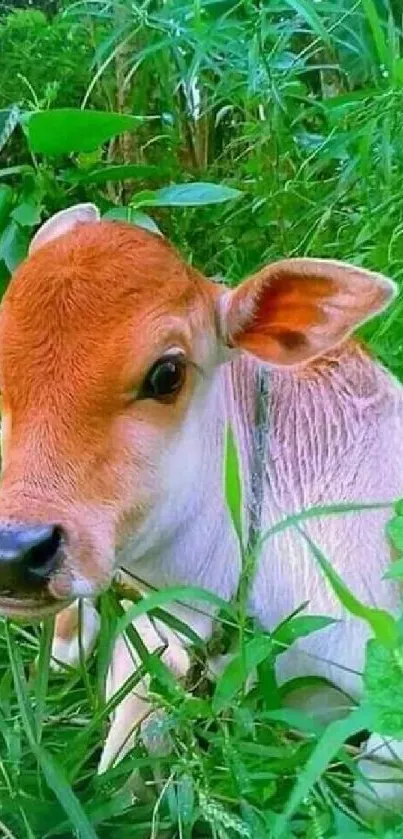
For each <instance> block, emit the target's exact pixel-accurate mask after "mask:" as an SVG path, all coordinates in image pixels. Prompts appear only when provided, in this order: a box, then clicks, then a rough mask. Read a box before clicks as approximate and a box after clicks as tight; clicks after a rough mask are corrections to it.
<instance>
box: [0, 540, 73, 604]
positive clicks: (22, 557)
mask: <svg viewBox="0 0 403 839" xmlns="http://www.w3.org/2000/svg"><path fill="white" fill-rule="evenodd" d="M62 536H63V533H62V530H61V528H60V527H59V526H58V525H53V524H52V525H25V526H24V525H13V526H6V527H4V529H1V528H0V594H3V596H6V592H9V591H11V592H15V593H16V594H19V593H22V592H24V591H31V590H36V589H43V587H44V584H45V583H46V581H47V580H48V579H49V578H50V577H51V575H52V573H53V572H54V571H56V570H57V567H58V565H59V561H60V550H59V548H60V545H61V541H62Z"/></svg>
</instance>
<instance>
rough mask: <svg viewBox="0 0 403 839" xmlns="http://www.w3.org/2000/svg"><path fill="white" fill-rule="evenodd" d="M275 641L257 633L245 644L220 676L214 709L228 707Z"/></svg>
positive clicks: (271, 648)
mask: <svg viewBox="0 0 403 839" xmlns="http://www.w3.org/2000/svg"><path fill="white" fill-rule="evenodd" d="M272 651H273V641H272V639H271V638H270V637H268V636H267V635H257V636H256V637H255V638H252V640H251V641H247V642H246V643H245V644H244V648H243V650H241V651H240V653H239V655H237V656H235V657H234V658H233V659H232V661H230V663H229V664H228V665H227V667H226V668H225V670H224V672H223V673H222V675H221V676H220V678H219V680H218V682H217V684H216V688H215V691H214V696H213V711H214V712H215V713H216V714H218V713H219V712H220V711H222V710H223V709H224V708H226V707H227V706H228V705H229V704H230V702H231V701H232V699H233V698H234V696H235V694H236V693H238V691H239V689H240V688H241V687H242V685H243V684H244V683H245V680H246V678H247V677H248V675H249V674H250V673H251V671H252V670H254V669H255V667H257V666H258V664H260V663H261V662H262V661H264V659H265V658H267V657H268V656H269V655H271V654H272Z"/></svg>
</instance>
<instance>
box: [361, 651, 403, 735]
mask: <svg viewBox="0 0 403 839" xmlns="http://www.w3.org/2000/svg"><path fill="white" fill-rule="evenodd" d="M364 691H365V692H364V701H365V703H366V704H367V705H368V706H369V707H370V708H371V709H372V710H373V712H374V717H375V722H374V729H375V731H376V732H377V733H378V734H384V735H387V736H392V737H396V738H397V739H399V740H403V703H402V696H403V647H402V646H401V647H397V648H396V649H394V650H390V649H387V648H386V647H384V646H383V644H380V643H379V641H376V640H375V639H371V640H370V641H368V644H367V650H366V659H365V669H364Z"/></svg>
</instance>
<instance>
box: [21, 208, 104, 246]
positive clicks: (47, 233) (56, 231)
mask: <svg viewBox="0 0 403 839" xmlns="http://www.w3.org/2000/svg"><path fill="white" fill-rule="evenodd" d="M99 219H100V214H99V210H98V207H96V206H95V204H75V205H74V207H68V209H67V210H60V212H59V213H55V215H54V216H51V217H50V218H49V219H48V220H47V221H45V223H44V224H42V225H41V227H40V228H39V230H37V231H36V233H35V236H34V238H33V239H32V240H31V244H30V246H29V253H30V254H31V253H34V252H35V251H36V250H37V249H38V248H41V247H42V245H46V244H47V242H51V241H52V239H57V238H58V237H59V236H62V235H63V233H68V232H69V230H72V229H73V227H75V226H76V224H82V222H87V223H88V222H97V221H99Z"/></svg>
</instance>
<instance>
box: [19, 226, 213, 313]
mask: <svg viewBox="0 0 403 839" xmlns="http://www.w3.org/2000/svg"><path fill="white" fill-rule="evenodd" d="M201 285H202V278H201V277H200V275H199V274H198V273H197V272H196V271H195V270H194V269H192V268H191V267H190V266H188V265H186V264H185V263H184V262H183V260H182V259H181V258H180V256H179V255H178V254H177V253H176V251H175V249H174V248H173V246H172V245H170V244H169V243H168V242H167V241H166V240H165V239H163V238H161V237H160V236H156V235H154V234H153V233H150V232H149V231H146V230H144V229H143V228H140V227H135V226H133V225H130V224H125V223H116V222H112V221H101V222H99V223H97V224H93V223H83V224H78V225H77V226H76V227H74V229H72V230H70V231H69V232H68V233H65V234H63V235H61V236H59V237H57V238H56V239H52V240H50V241H49V242H47V243H45V244H43V245H42V246H41V247H40V248H38V249H37V250H35V251H34V253H33V254H32V255H31V256H30V257H29V258H28V259H27V260H26V261H25V262H24V263H23V264H22V265H21V266H20V268H19V269H18V270H17V272H16V274H15V276H14V278H13V282H12V283H11V285H10V288H9V291H8V293H7V295H6V301H8V302H12V303H13V306H14V308H15V307H16V306H17V307H18V308H19V309H21V311H22V309H24V310H25V311H27V312H29V311H30V308H31V306H36V307H38V303H39V306H40V307H41V308H42V307H45V308H46V307H47V306H51V305H53V304H54V301H55V298H57V300H58V301H59V304H60V305H62V304H63V300H66V301H68V304H69V306H70V307H72V306H73V307H74V308H75V307H76V306H79V305H82V306H83V307H84V308H85V310H86V312H87V313H88V314H90V312H91V310H93V309H95V310H97V311H98V312H99V313H100V312H101V310H102V311H103V312H104V315H105V320H107V319H108V318H110V317H113V319H114V320H115V318H118V317H119V316H120V315H121V314H122V311H123V312H124V313H125V314H126V315H127V314H128V312H129V310H130V305H131V304H132V303H138V302H139V301H144V303H145V304H147V303H148V302H153V303H155V305H161V306H163V305H164V303H169V305H170V306H171V307H172V309H173V311H174V310H177V309H178V308H181V307H182V306H186V305H187V304H188V303H189V302H190V301H191V299H192V298H193V296H194V295H195V294H197V293H198V292H199V290H200V287H201ZM38 315H39V312H38Z"/></svg>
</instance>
